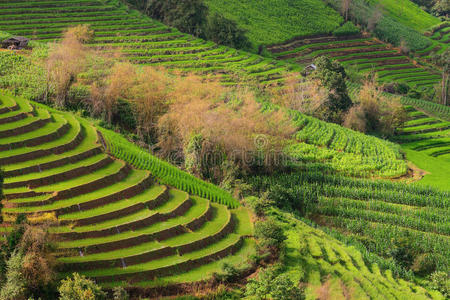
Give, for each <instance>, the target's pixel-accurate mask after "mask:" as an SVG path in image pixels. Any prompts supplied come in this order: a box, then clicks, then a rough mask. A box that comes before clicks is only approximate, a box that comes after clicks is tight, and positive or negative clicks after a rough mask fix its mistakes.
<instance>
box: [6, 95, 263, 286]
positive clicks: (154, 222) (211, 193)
mask: <svg viewBox="0 0 450 300" xmlns="http://www.w3.org/2000/svg"><path fill="white" fill-rule="evenodd" d="M0 101H1V104H0V110H1V112H2V113H1V114H0V165H1V166H2V168H3V170H4V172H5V182H4V186H3V188H4V189H3V192H4V194H5V198H6V200H5V202H4V203H5V208H4V209H3V210H2V214H3V216H4V219H5V221H6V222H12V221H13V220H14V219H15V217H16V216H17V215H18V214H21V213H24V214H26V215H27V216H28V218H29V220H30V222H33V223H39V222H44V221H45V220H52V219H54V221H58V222H57V223H55V224H58V225H57V226H56V225H54V226H52V227H51V228H50V232H51V233H52V234H53V235H54V236H55V237H56V239H57V240H58V253H59V255H58V261H59V262H61V263H62V266H61V272H62V273H61V276H63V275H64V274H65V272H73V271H78V272H80V273H82V274H86V275H90V276H91V277H94V278H96V279H97V281H98V282H101V283H104V284H105V285H106V284H109V285H111V284H115V283H118V282H120V281H129V280H134V281H136V282H139V281H143V282H144V281H145V280H147V279H148V278H151V277H153V276H158V278H159V281H158V283H159V284H161V285H163V284H164V285H167V284H169V283H170V284H176V283H180V282H191V281H199V280H204V279H207V278H208V277H210V276H211V275H212V273H213V272H217V271H220V269H221V265H222V263H223V262H225V261H226V262H229V263H232V264H234V265H240V264H242V263H243V262H245V260H246V258H247V257H248V256H249V255H251V254H252V253H253V252H254V242H253V241H252V240H251V239H249V238H245V236H250V235H252V225H251V222H250V219H249V213H248V211H247V210H246V209H244V208H242V207H239V202H237V201H236V200H235V199H233V198H232V197H231V195H229V194H228V193H226V192H225V191H223V190H221V189H220V188H218V187H216V186H213V185H211V184H209V183H206V182H204V181H201V180H199V179H196V178H195V177H193V176H191V175H189V174H187V173H184V172H182V171H181V170H179V169H177V168H176V167H174V166H172V165H170V164H168V163H165V162H163V161H160V160H158V159H157V158H155V157H153V156H151V155H150V154H144V152H143V151H142V150H138V148H137V147H136V146H133V145H132V144H131V143H129V142H127V141H126V140H125V139H123V138H120V136H117V135H115V134H114V133H112V132H107V131H105V139H104V138H103V135H102V134H101V133H100V131H98V130H97V128H96V127H95V126H94V125H92V124H91V123H90V122H88V121H86V120H84V119H81V118H78V117H74V116H73V115H71V114H70V113H63V112H59V111H56V110H54V109H50V108H48V107H46V106H44V105H41V104H37V103H30V102H28V101H26V100H24V99H21V98H15V97H12V96H10V95H9V94H7V93H6V92H2V93H1V95H0ZM106 143H107V145H108V146H107V147H108V148H107V149H108V153H106V152H105V149H104V148H103V147H104V146H106ZM113 145H114V146H113ZM126 149H128V150H126ZM119 150H123V151H126V153H124V152H120V151H119ZM134 154H136V155H134ZM111 155H116V157H114V156H111ZM133 155H134V156H133ZM144 155H145V157H144ZM121 159H123V160H121ZM140 159H145V162H146V163H150V165H147V164H142V162H143V160H140ZM124 160H125V161H124ZM127 162H129V163H131V164H132V165H134V166H136V167H139V169H135V168H134V167H132V166H130V165H129V164H128V163H127ZM147 170H148V171H147ZM158 283H155V282H152V285H153V286H155V285H158ZM136 284H137V283H136ZM142 284H144V285H145V283H142Z"/></svg>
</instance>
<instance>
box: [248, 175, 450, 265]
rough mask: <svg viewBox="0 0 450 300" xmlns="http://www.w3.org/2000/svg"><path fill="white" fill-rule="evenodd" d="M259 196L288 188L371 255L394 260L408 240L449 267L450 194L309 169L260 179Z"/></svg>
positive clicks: (255, 181) (256, 181) (318, 218)
mask: <svg viewBox="0 0 450 300" xmlns="http://www.w3.org/2000/svg"><path fill="white" fill-rule="evenodd" d="M251 183H252V184H253V186H254V187H255V188H256V190H258V191H273V193H276V187H277V186H283V187H285V188H287V189H289V190H290V191H291V192H292V193H295V194H296V195H304V197H308V199H309V201H313V200H312V199H316V201H317V204H311V206H312V208H311V211H312V212H311V217H312V218H313V219H314V220H315V221H316V222H317V223H319V224H326V226H330V227H333V228H338V229H340V230H342V232H343V233H345V234H346V235H349V236H350V237H351V236H353V237H355V239H357V240H361V241H362V242H363V243H364V244H365V245H366V246H367V248H368V250H369V251H371V252H373V253H377V254H379V255H381V256H385V257H392V255H391V254H389V251H390V250H391V249H393V247H395V243H396V242H397V241H401V240H402V239H409V241H410V242H411V243H412V244H411V245H410V247H411V249H414V251H417V252H418V253H429V254H432V255H434V256H433V260H434V261H435V263H436V264H437V268H438V269H439V270H443V271H445V270H448V268H449V266H450V255H449V249H450V226H449V224H450V195H449V193H448V192H443V191H439V190H438V189H434V188H430V187H422V186H418V185H407V184H405V183H396V182H391V181H373V180H365V179H355V178H351V177H342V176H337V175H335V174H332V175H327V174H326V172H323V171H314V170H307V172H303V173H297V174H283V175H279V176H276V177H266V178H264V177H255V178H253V180H252V181H251Z"/></svg>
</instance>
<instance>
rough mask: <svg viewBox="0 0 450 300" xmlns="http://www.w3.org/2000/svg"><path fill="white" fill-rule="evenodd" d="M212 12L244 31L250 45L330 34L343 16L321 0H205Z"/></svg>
mask: <svg viewBox="0 0 450 300" xmlns="http://www.w3.org/2000/svg"><path fill="white" fill-rule="evenodd" d="M204 2H205V4H206V5H207V6H208V7H209V9H210V10H211V12H212V13H217V14H219V15H222V16H224V17H225V18H227V19H230V20H233V21H235V22H236V23H237V26H238V27H239V28H241V29H243V30H245V31H246V36H247V37H248V39H249V40H250V43H251V46H252V48H253V49H254V51H256V50H257V49H258V48H259V47H260V46H263V45H266V46H267V45H271V44H275V43H281V42H284V41H287V40H290V39H293V38H295V37H298V36H308V35H316V34H325V33H331V32H332V31H333V30H334V29H336V28H337V27H339V25H340V24H341V23H342V22H343V18H342V17H341V16H340V15H339V14H338V13H337V12H336V11H334V10H333V9H332V8H330V7H328V6H326V5H325V4H324V3H323V2H322V1H320V0H300V1H299V0H297V1H290V0H276V1H273V0H259V1H250V0H244V1H243V0H232V1H222V0H204Z"/></svg>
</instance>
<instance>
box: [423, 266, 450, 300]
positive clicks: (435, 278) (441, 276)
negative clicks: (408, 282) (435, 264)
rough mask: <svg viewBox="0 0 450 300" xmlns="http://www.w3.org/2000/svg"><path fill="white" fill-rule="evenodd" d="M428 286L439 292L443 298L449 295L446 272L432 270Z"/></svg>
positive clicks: (448, 280) (449, 288)
mask: <svg viewBox="0 0 450 300" xmlns="http://www.w3.org/2000/svg"><path fill="white" fill-rule="evenodd" d="M428 286H429V288H430V289H433V290H437V291H439V292H441V294H442V295H443V296H444V298H446V299H448V297H450V277H449V275H448V273H446V272H434V273H433V274H431V275H430V283H429V285H428Z"/></svg>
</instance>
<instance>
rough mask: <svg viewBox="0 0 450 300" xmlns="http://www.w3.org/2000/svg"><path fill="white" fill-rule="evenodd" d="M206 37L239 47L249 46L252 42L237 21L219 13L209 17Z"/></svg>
mask: <svg viewBox="0 0 450 300" xmlns="http://www.w3.org/2000/svg"><path fill="white" fill-rule="evenodd" d="M205 37H206V38H207V39H208V40H212V41H213V42H215V43H217V44H221V45H226V46H230V47H233V48H239V49H242V48H247V47H248V46H249V44H250V43H249V41H248V39H247V37H246V36H245V31H244V30H242V29H240V28H239V27H238V25H237V24H236V22H234V21H232V20H228V19H227V18H225V17H224V16H222V15H219V14H217V13H215V14H213V15H212V16H209V17H208V23H207V27H206V30H205Z"/></svg>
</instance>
